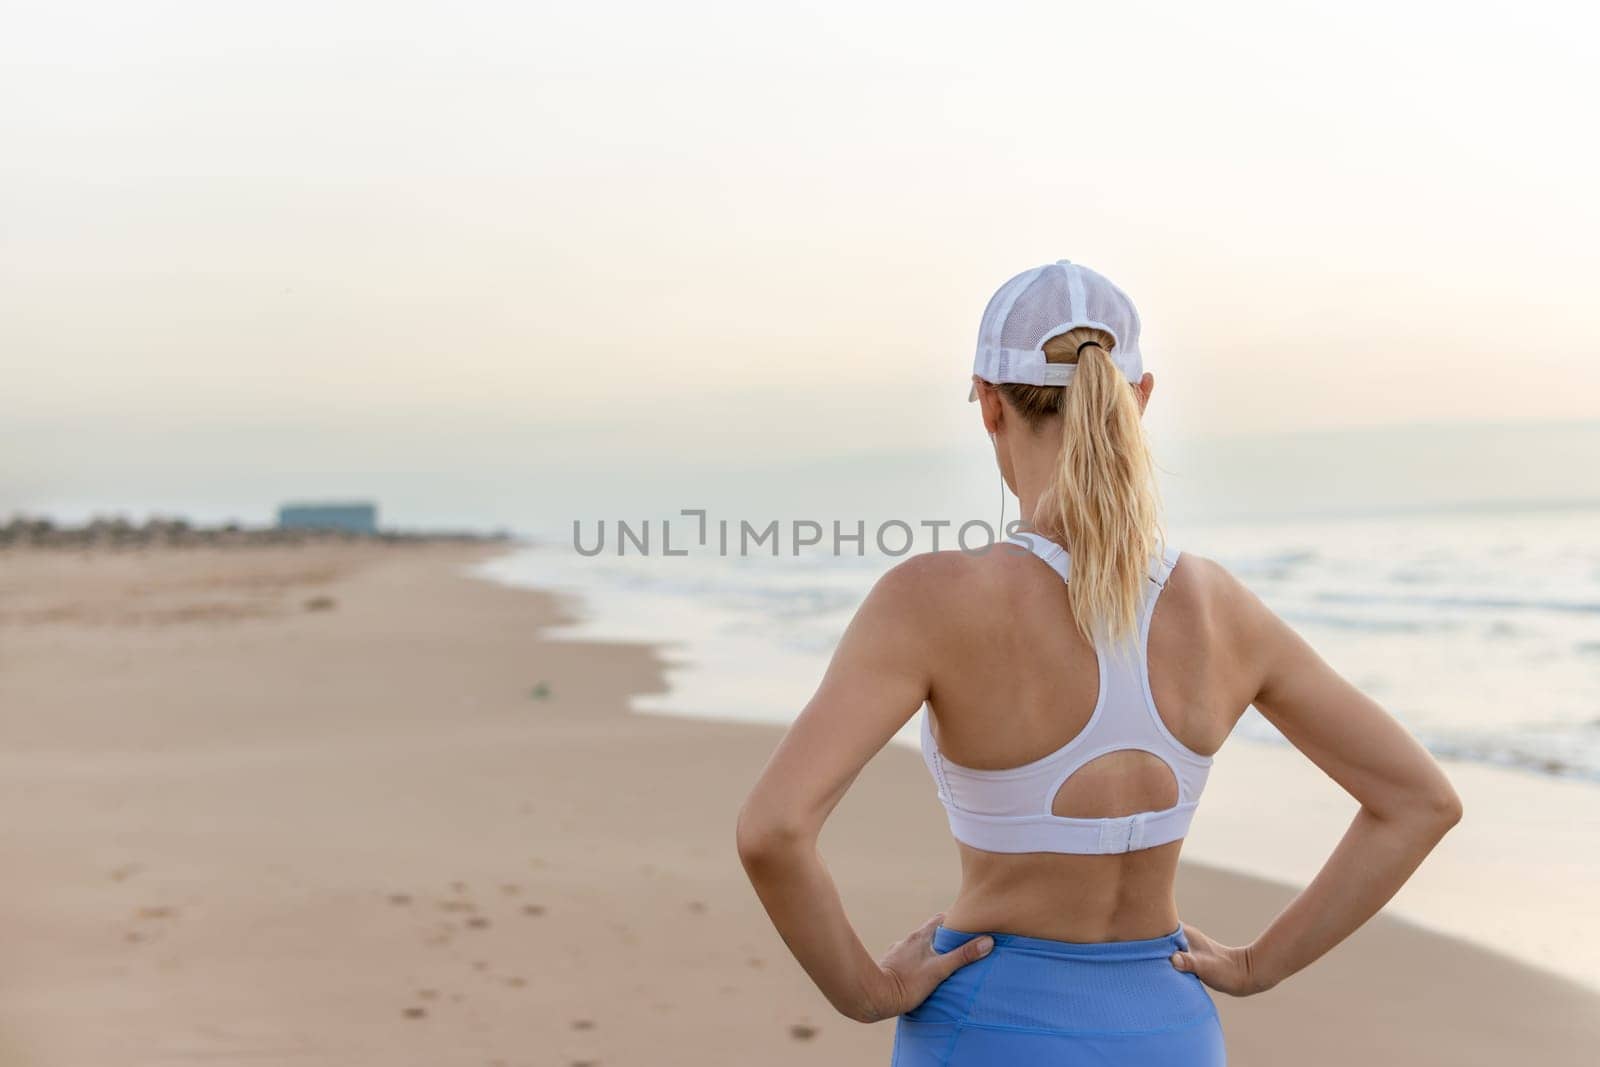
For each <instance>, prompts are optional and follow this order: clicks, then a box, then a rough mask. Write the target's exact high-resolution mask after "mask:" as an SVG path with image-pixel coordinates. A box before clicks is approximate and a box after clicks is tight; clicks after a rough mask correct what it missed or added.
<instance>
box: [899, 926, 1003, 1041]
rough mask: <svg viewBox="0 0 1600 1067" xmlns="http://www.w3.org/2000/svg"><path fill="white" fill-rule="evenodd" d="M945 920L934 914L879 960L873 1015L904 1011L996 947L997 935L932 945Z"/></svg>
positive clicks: (919, 1002) (909, 1009)
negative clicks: (942, 948) (942, 946)
mask: <svg viewBox="0 0 1600 1067" xmlns="http://www.w3.org/2000/svg"><path fill="white" fill-rule="evenodd" d="M943 921H944V915H943V914H942V913H941V914H939V915H935V916H934V917H933V918H931V919H929V920H928V921H927V922H925V923H923V924H922V925H921V926H919V927H917V928H916V929H915V930H913V931H911V933H910V934H909V935H907V936H906V937H905V938H904V939H903V940H900V941H897V942H895V944H894V945H893V946H892V947H890V949H889V951H888V952H886V953H884V955H883V958H882V959H881V960H879V961H878V972H879V973H878V981H877V983H876V988H875V989H873V990H871V991H869V993H868V1000H869V1004H870V1007H869V1014H870V1015H871V1017H872V1018H873V1019H887V1018H890V1017H891V1016H895V1015H903V1014H905V1013H906V1012H908V1011H911V1010H912V1009H913V1008H915V1007H917V1005H919V1004H921V1003H922V1002H923V1001H924V1000H927V999H928V996H929V994H931V993H932V992H933V991H934V989H935V988H937V987H938V985H939V983H940V982H942V981H944V980H945V979H946V978H949V977H950V976H951V975H952V974H955V973H956V972H957V971H959V970H960V969H961V968H963V967H965V966H966V965H967V964H969V963H976V962H978V961H979V960H981V959H983V957H985V956H987V955H988V954H989V950H990V949H992V948H994V938H992V937H989V936H987V935H985V936H982V937H974V938H972V939H970V940H968V941H966V942H963V943H962V944H961V945H959V946H957V947H956V948H953V949H951V950H950V951H949V952H939V951H937V950H935V949H934V947H933V932H934V930H935V929H936V928H937V927H938V926H939V924H940V923H941V922H943Z"/></svg>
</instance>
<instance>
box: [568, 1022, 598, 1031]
mask: <svg viewBox="0 0 1600 1067" xmlns="http://www.w3.org/2000/svg"><path fill="white" fill-rule="evenodd" d="M572 1028H573V1029H574V1030H593V1029H594V1020H593V1019H574V1020H572Z"/></svg>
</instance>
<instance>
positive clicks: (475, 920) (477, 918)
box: [467, 915, 489, 930]
mask: <svg viewBox="0 0 1600 1067" xmlns="http://www.w3.org/2000/svg"><path fill="white" fill-rule="evenodd" d="M467 925H468V926H470V927H472V929H474V930H483V929H485V928H487V927H488V925H489V920H488V919H485V918H484V917H483V916H482V915H474V916H473V917H472V918H470V919H468V920H467Z"/></svg>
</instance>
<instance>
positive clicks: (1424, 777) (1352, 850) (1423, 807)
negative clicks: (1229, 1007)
mask: <svg viewBox="0 0 1600 1067" xmlns="http://www.w3.org/2000/svg"><path fill="white" fill-rule="evenodd" d="M1218 570H1219V571H1221V568H1218ZM1223 573H1226V572H1223ZM1227 581H1228V583H1229V585H1230V586H1231V588H1230V590H1229V593H1228V596H1229V599H1230V601H1231V605H1230V606H1231V607H1232V608H1233V610H1232V611H1230V612H1229V613H1228V614H1229V616H1230V617H1232V618H1235V619H1240V620H1241V621H1242V622H1243V633H1244V635H1245V638H1246V641H1245V643H1244V645H1243V646H1242V647H1244V648H1246V649H1248V650H1250V651H1249V653H1248V658H1249V659H1250V660H1251V661H1253V663H1254V665H1255V667H1254V669H1255V671H1256V675H1255V679H1254V687H1255V691H1256V695H1255V698H1254V699H1253V700H1252V701H1251V703H1253V704H1254V705H1255V707H1256V710H1257V711H1259V712H1261V714H1262V715H1263V716H1265V717H1266V719H1267V720H1268V721H1269V722H1271V723H1272V724H1273V725H1274V726H1276V727H1277V728H1278V730H1279V732H1281V733H1282V734H1283V736H1284V737H1285V738H1287V739H1288V740H1289V742H1290V743H1291V744H1293V745H1294V746H1295V747H1296V748H1298V749H1299V750H1300V751H1301V752H1303V753H1305V755H1306V756H1307V757H1308V758H1309V759H1310V760H1311V761H1312V762H1313V763H1315V764H1316V765H1317V766H1318V767H1320V768H1322V770H1323V771H1325V772H1326V773H1327V775H1328V777H1330V778H1332V779H1333V780H1334V781H1335V782H1337V783H1339V785H1340V786H1342V787H1343V788H1344V790H1345V791H1346V792H1348V793H1349V794H1350V795H1351V796H1353V797H1354V798H1355V799H1356V800H1357V801H1359V802H1360V805H1361V807H1360V810H1359V811H1357V812H1356V816H1355V819H1354V820H1353V821H1352V822H1351V824H1350V828H1349V830H1347V831H1346V832H1345V835H1344V837H1343V839H1342V840H1340V842H1339V844H1338V847H1336V848H1335V849H1334V851H1333V854H1332V855H1331V856H1329V857H1328V861H1327V863H1325V864H1324V865H1323V867H1322V870H1321V871H1320V872H1319V873H1318V874H1317V876H1316V877H1315V878H1314V879H1312V881H1311V884H1309V885H1308V886H1306V887H1305V889H1304V890H1302V891H1301V892H1300V894H1299V895H1298V896H1296V897H1295V898H1294V900H1293V901H1291V902H1290V904H1289V906H1288V907H1286V908H1285V909H1284V910H1283V912H1282V913H1281V914H1279V915H1278V917H1277V918H1275V919H1274V920H1273V921H1272V923H1271V924H1270V925H1269V926H1268V927H1267V928H1266V930H1265V931H1263V932H1262V934H1261V936H1259V937H1257V938H1256V939H1255V940H1254V941H1253V942H1251V943H1250V944H1249V945H1246V946H1241V947H1237V948H1234V947H1229V946H1225V945H1221V944H1218V943H1217V942H1215V941H1213V940H1212V939H1211V938H1209V937H1207V936H1206V935H1205V934H1204V933H1202V932H1201V931H1198V930H1194V929H1192V928H1190V929H1189V930H1188V933H1189V941H1190V945H1189V951H1188V952H1181V953H1178V954H1177V955H1175V956H1174V957H1173V965H1174V966H1176V967H1177V968H1178V969H1179V970H1184V971H1192V972H1193V973H1195V974H1196V975H1198V976H1199V978H1200V979H1201V980H1202V981H1203V982H1205V983H1206V984H1207V985H1209V986H1211V987H1212V988H1214V989H1217V990H1219V991H1221V992H1224V993H1231V994H1234V995H1245V994H1249V993H1256V992H1260V991H1261V990H1264V989H1270V988H1271V987H1272V986H1274V985H1277V984H1278V983H1279V982H1281V981H1283V980H1284V979H1285V978H1287V977H1289V976H1290V975H1292V974H1294V973H1295V972H1296V971H1299V970H1301V969H1302V968H1304V967H1306V966H1307V965H1308V964H1310V963H1311V962H1312V961H1314V960H1316V959H1317V958H1318V957H1320V956H1321V955H1322V954H1323V953H1325V952H1327V951H1328V950H1329V949H1331V948H1333V946H1335V945H1337V944H1338V943H1339V942H1341V941H1343V940H1344V939H1345V938H1347V937H1349V936H1350V935H1351V934H1352V933H1354V932H1355V930H1356V929H1357V928H1358V927H1360V926H1361V924H1362V923H1364V922H1366V921H1367V920H1368V919H1370V918H1372V916H1373V915H1375V914H1377V912H1378V909H1380V908H1382V907H1383V906H1384V904H1386V903H1388V901H1389V899H1390V898H1391V897H1393V896H1394V895H1395V893H1396V892H1398V891H1399V889H1400V887H1401V886H1402V885H1404V884H1405V881H1406V879H1407V878H1409V877H1410V876H1411V873H1412V872H1413V871H1415V870H1416V869H1417V867H1418V865H1419V864H1421V863H1422V860H1423V858H1424V857H1426V856H1427V855H1428V853H1429V852H1431V851H1432V850H1433V847H1434V846H1435V845H1437V844H1438V843H1439V841H1440V839H1441V838H1443V837H1444V835H1445V833H1446V831H1448V830H1449V829H1450V828H1451V827H1452V826H1454V825H1455V824H1456V823H1457V822H1459V821H1460V819H1461V800H1460V798H1459V797H1457V796H1456V792H1455V790H1454V789H1453V788H1452V787H1451V785H1450V781H1449V779H1447V778H1446V777H1445V775H1444V772H1443V771H1442V770H1441V769H1440V767H1439V765H1438V763H1436V762H1435V761H1434V759H1433V757H1432V756H1431V755H1429V753H1428V751H1427V750H1426V749H1424V748H1423V747H1422V746H1421V745H1420V744H1418V743H1417V741H1416V739H1415V738H1413V737H1412V736H1411V734H1410V733H1408V732H1407V731H1406V729H1405V727H1403V726H1401V725H1400V724H1399V723H1398V722H1396V721H1395V720H1394V718H1393V717H1392V716H1390V715H1389V714H1388V713H1387V712H1386V711H1384V710H1383V708H1381V707H1379V706H1378V704H1377V703H1376V702H1375V701H1373V700H1372V699H1371V698H1369V697H1367V696H1366V695H1365V694H1363V693H1362V692H1361V691H1360V690H1358V689H1357V688H1356V687H1355V686H1353V685H1351V684H1350V683H1349V682H1347V681H1346V680H1345V679H1344V678H1342V677H1340V676H1339V674H1338V672H1336V671H1335V670H1334V669H1333V668H1332V667H1330V666H1329V665H1328V664H1327V663H1326V662H1324V661H1323V659H1322V657H1321V656H1319V655H1318V654H1317V653H1316V651H1315V650H1314V649H1313V648H1312V647H1311V646H1310V645H1309V644H1307V643H1306V641H1305V639H1304V638H1302V637H1301V636H1300V635H1299V634H1297V633H1296V632H1295V631H1294V630H1293V629H1292V628H1291V627H1290V626H1289V625H1288V624H1287V623H1285V622H1284V621H1283V620H1282V619H1280V618H1278V616H1277V615H1276V614H1274V613H1273V612H1272V610H1271V609H1270V608H1268V607H1267V606H1266V605H1265V604H1263V603H1262V602H1261V601H1260V599H1259V598H1257V597H1256V596H1255V594H1253V593H1251V592H1250V590H1249V589H1248V588H1247V587H1245V586H1244V585H1243V583H1241V582H1239V581H1238V580H1237V579H1234V578H1232V577H1231V576H1230V577H1229V578H1228V579H1227Z"/></svg>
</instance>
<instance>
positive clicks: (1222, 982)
mask: <svg viewBox="0 0 1600 1067" xmlns="http://www.w3.org/2000/svg"><path fill="white" fill-rule="evenodd" d="M1183 936H1184V937H1185V938H1186V939H1187V940H1188V942H1189V949H1188V951H1187V952H1174V953H1173V954H1172V957H1171V959H1172V965H1173V966H1174V967H1176V968H1177V969H1178V970H1180V971H1183V972H1185V973H1186V974H1192V975H1194V976H1195V977H1196V978H1198V979H1200V981H1202V982H1204V983H1205V984H1206V985H1208V986H1210V987H1211V988H1212V989H1215V990H1216V991H1217V992H1219V993H1226V994H1228V995H1229V996H1231V997H1247V996H1250V995H1251V994H1252V993H1260V992H1262V991H1263V990H1267V989H1271V988H1272V986H1273V984H1274V983H1272V982H1269V981H1265V980H1264V979H1263V977H1262V976H1261V975H1260V973H1258V970H1257V968H1256V967H1255V966H1254V961H1253V960H1252V959H1251V954H1250V948H1249V946H1248V945H1247V946H1243V947H1240V948H1234V947H1232V946H1230V945H1224V944H1222V943H1221V942H1219V941H1217V940H1215V939H1214V938H1211V937H1208V936H1206V934H1204V933H1203V932H1201V931H1200V930H1199V929H1198V928H1196V927H1193V926H1190V925H1189V924H1188V923H1184V924H1183Z"/></svg>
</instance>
